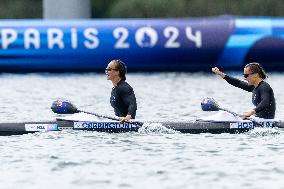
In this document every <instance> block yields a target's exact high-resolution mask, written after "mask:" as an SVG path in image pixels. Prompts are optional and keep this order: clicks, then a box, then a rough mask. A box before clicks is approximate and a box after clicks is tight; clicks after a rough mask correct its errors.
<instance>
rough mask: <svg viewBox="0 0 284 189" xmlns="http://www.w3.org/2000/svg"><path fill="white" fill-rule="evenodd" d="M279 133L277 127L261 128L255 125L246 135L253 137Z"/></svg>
mask: <svg viewBox="0 0 284 189" xmlns="http://www.w3.org/2000/svg"><path fill="white" fill-rule="evenodd" d="M279 134H280V130H279V129H277V128H261V127H257V128H255V129H252V130H250V131H249V132H248V135H250V136H254V137H264V136H276V135H279Z"/></svg>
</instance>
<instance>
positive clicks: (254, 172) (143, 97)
mask: <svg viewBox="0 0 284 189" xmlns="http://www.w3.org/2000/svg"><path fill="white" fill-rule="evenodd" d="M236 74H237V75H236V76H240V77H241V74H238V73H236ZM283 79H284V78H283V76H282V74H276V73H275V74H270V77H269V79H268V83H270V85H271V86H272V88H273V89H274V93H275V97H276V101H277V112H276V116H277V117H278V118H281V119H284V114H283V112H282V111H283V109H284V107H283V104H284V103H283V100H282V99H281V94H282V93H283V89H282V87H281V82H282V81H283ZM0 81H1V83H2V85H0V91H1V98H0V102H1V103H0V106H1V112H0V117H1V121H2V122H4V121H32V120H34V121H35V120H51V119H54V117H55V116H56V115H54V114H53V113H52V111H51V110H50V106H51V103H52V102H53V101H54V100H55V99H57V98H65V99H69V100H71V101H72V102H73V104H75V105H76V106H77V107H78V108H79V109H82V110H85V111H90V112H98V113H102V114H110V115H112V114H113V110H112V108H111V107H110V105H109V97H110V91H111V88H112V85H111V83H110V82H109V81H107V80H106V79H105V76H104V75H103V74H95V73H94V74H26V75H16V74H2V75H0ZM127 81H128V82H129V83H130V84H131V85H132V87H133V88H134V90H135V94H136V97H137V101H138V109H139V110H138V112H137V117H138V118H139V119H147V120H161V119H164V120H165V119H166V120H189V119H192V117H199V116H207V115H211V114H212V113H210V112H203V111H201V108H200V102H201V100H202V99H203V98H204V97H207V96H209V97H213V98H215V100H216V101H217V102H218V103H219V105H220V106H222V107H224V108H226V109H229V110H232V111H235V112H237V113H242V112H245V111H247V110H250V109H251V108H252V107H253V106H252V103H251V94H250V93H248V92H245V91H242V90H240V89H237V88H234V87H232V86H230V85H228V84H227V83H226V82H225V81H224V80H222V79H220V78H218V77H217V76H215V75H213V74H202V73H194V74H193V73H157V74H147V73H144V74H128V77H127ZM283 139H284V133H283V130H281V129H256V130H253V131H250V132H248V133H244V134H227V133H224V134H218V135H214V134H209V133H205V134H198V135H196V134H181V133H179V132H174V131H172V130H169V129H165V128H163V127H161V126H160V125H159V124H153V123H152V124H150V123H149V124H147V125H145V126H144V127H143V128H141V129H140V130H139V132H138V133H117V134H115V133H112V134H109V133H98V132H87V131H62V132H47V133H36V134H28V135H22V136H9V137H0V148H1V155H0V161H1V164H0V171H1V173H2V174H1V178H0V182H1V186H2V188H18V187H19V186H21V188H29V189H30V188H51V187H54V186H56V188H68V189H69V188H78V187H80V188H143V189H144V188H189V187H192V188H208V187H213V188H241V187H245V188H266V187H271V185H272V184H273V186H275V188H281V187H282V186H283V181H282V177H283V174H284V169H283V167H284V164H283V161H282V159H283V155H284V148H283V146H284V142H283V141H284V140H283Z"/></svg>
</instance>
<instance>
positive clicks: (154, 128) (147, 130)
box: [138, 122, 178, 134]
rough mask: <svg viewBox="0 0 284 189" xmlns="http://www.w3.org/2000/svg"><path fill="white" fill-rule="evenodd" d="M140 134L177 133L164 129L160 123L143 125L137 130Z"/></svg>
mask: <svg viewBox="0 0 284 189" xmlns="http://www.w3.org/2000/svg"><path fill="white" fill-rule="evenodd" d="M138 133H140V134H175V133H178V131H175V130H173V129H169V128H166V127H165V126H163V125H162V124H161V123H147V122H146V123H144V124H143V126H142V127H141V128H140V129H139V130H138Z"/></svg>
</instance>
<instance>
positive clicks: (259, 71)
mask: <svg viewBox="0 0 284 189" xmlns="http://www.w3.org/2000/svg"><path fill="white" fill-rule="evenodd" d="M212 71H213V72H214V73H215V74H218V75H219V76H221V77H222V78H224V79H225V80H226V81H227V82H228V83H230V84H231V85H233V86H235V87H238V88H241V89H243V90H246V91H248V92H252V103H253V104H254V105H255V106H256V107H255V108H254V109H253V110H251V111H248V112H246V113H244V114H243V115H242V116H241V117H242V118H243V119H246V118H248V117H250V116H251V115H256V116H257V117H260V118H265V119H274V116H275V110H276V103H275V98H274V93H273V90H272V88H271V87H270V85H269V84H268V83H267V82H265V81H264V80H265V79H266V78H267V75H266V73H265V72H264V70H263V68H262V67H261V65H260V64H258V63H255V62H253V63H249V64H247V65H246V66H245V68H244V79H245V80H246V81H247V82H245V81H241V80H239V79H236V78H234V77H231V76H229V75H227V74H225V73H223V72H221V71H220V70H219V69H218V68H217V67H214V68H212Z"/></svg>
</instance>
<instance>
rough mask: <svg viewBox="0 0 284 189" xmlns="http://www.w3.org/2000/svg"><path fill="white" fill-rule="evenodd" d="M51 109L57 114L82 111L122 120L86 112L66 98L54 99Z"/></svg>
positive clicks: (115, 118) (116, 119)
mask: <svg viewBox="0 0 284 189" xmlns="http://www.w3.org/2000/svg"><path fill="white" fill-rule="evenodd" d="M51 110H52V111H53V112H54V113H57V114H75V113H80V112H82V113H87V114H91V115H95V116H97V117H101V118H107V119H111V120H115V121H120V119H119V118H117V117H112V116H107V115H101V114H98V113H93V112H86V111H83V110H79V109H78V108H77V107H76V106H74V105H73V104H72V103H71V102H69V101H66V100H56V101H54V102H53V103H52V105H51ZM128 123H133V124H136V125H139V126H142V125H143V122H139V121H128Z"/></svg>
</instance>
